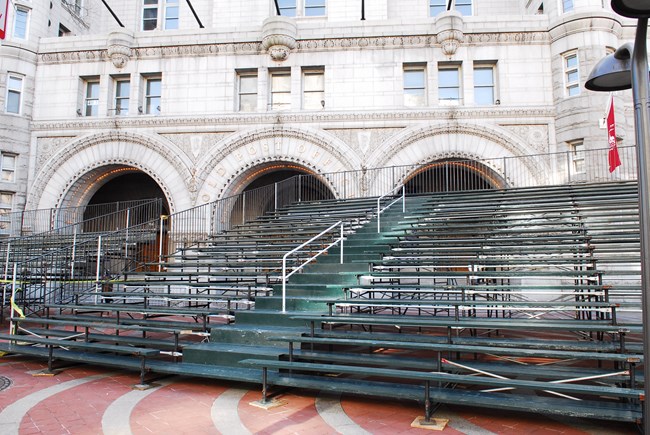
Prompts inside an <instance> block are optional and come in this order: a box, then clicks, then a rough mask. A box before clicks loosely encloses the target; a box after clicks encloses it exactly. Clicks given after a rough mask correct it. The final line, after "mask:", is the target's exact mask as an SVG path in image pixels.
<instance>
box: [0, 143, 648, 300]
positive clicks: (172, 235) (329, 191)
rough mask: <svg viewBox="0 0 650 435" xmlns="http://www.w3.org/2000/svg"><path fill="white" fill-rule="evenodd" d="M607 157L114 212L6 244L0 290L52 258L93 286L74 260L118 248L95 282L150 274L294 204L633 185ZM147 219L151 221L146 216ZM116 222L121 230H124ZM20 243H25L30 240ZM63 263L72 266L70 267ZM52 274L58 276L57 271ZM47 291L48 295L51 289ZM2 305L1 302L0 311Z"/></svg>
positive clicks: (447, 165)
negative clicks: (13, 271)
mask: <svg viewBox="0 0 650 435" xmlns="http://www.w3.org/2000/svg"><path fill="white" fill-rule="evenodd" d="M607 152H608V149H599V150H589V151H580V152H564V153H556V154H539V155H530V156H522V157H501V158H495V159H484V160H472V161H470V160H462V159H446V160H442V161H438V162H433V163H429V164H425V165H408V166H392V167H386V168H374V169H362V170H358V171H347V172H339V173H329V174H312V175H298V176H295V177H292V178H290V179H287V180H284V181H281V182H278V183H275V184H273V185H270V186H264V187H260V188H258V189H253V190H249V191H245V192H243V193H242V194H240V195H235V196H232V197H227V198H223V199H220V200H217V201H215V202H211V203H208V204H204V205H200V206H197V207H194V208H191V209H188V210H184V211H181V212H178V213H174V214H172V215H170V216H165V217H163V218H160V212H159V211H158V212H157V213H156V212H155V211H154V210H159V209H157V208H156V207H158V206H159V205H160V204H159V203H158V204H157V205H152V204H150V205H151V208H150V209H149V211H144V212H143V213H142V214H141V215H139V216H140V217H139V218H138V222H142V223H141V224H139V225H135V226H133V225H130V224H129V222H133V221H132V218H130V217H129V214H128V213H131V214H133V213H134V212H133V210H134V209H135V208H134V207H131V208H129V209H130V210H131V211H130V212H126V211H125V209H124V208H122V210H121V211H119V212H116V213H112V214H107V215H105V216H102V217H98V218H97V221H96V222H100V221H101V222H104V223H103V224H101V225H99V224H98V225H97V226H94V224H91V223H90V222H89V221H86V223H84V224H81V223H75V224H73V225H68V226H63V227H61V228H58V229H56V230H55V232H49V233H43V234H46V235H47V236H48V237H47V238H50V239H51V238H52V237H53V236H54V235H55V234H68V235H69V244H70V246H68V247H65V248H61V249H52V250H51V252H47V253H46V252H43V251H44V246H45V245H46V244H45V240H46V239H45V238H43V239H42V243H40V246H39V243H34V245H35V246H37V248H35V249H34V250H33V251H29V252H27V253H26V254H25V255H12V252H15V251H14V248H15V243H17V242H16V241H11V244H8V243H7V244H5V245H1V244H0V249H2V251H0V252H5V282H7V278H8V271H9V269H10V267H9V266H10V265H11V264H17V265H18V268H17V269H18V274H19V276H24V273H23V271H29V270H41V272H40V273H41V274H42V277H41V278H39V279H40V280H41V281H44V282H45V281H47V282H50V281H51V280H50V275H51V274H48V273H47V272H46V271H45V270H46V269H45V268H43V267H36V266H35V265H36V264H37V263H38V261H41V260H40V259H43V258H49V260H48V261H50V262H51V263H52V264H58V262H59V261H60V260H57V259H55V258H54V256H55V255H60V257H59V258H65V257H67V258H68V260H67V261H68V264H67V265H66V266H65V269H66V270H67V272H66V274H65V275H66V276H67V277H68V278H69V279H72V280H73V281H75V280H78V279H80V277H83V278H84V279H86V280H87V279H90V280H91V281H92V282H93V283H95V282H96V281H98V280H97V279H96V276H95V275H92V276H87V275H86V274H85V273H82V271H81V269H82V268H85V269H87V265H83V266H82V265H81V264H80V262H79V258H83V257H84V256H90V257H92V258H95V259H96V258H98V257H99V256H100V255H99V254H98V252H100V251H101V252H104V253H105V252H109V251H111V248H110V247H111V246H118V245H119V246H120V250H121V251H120V252H121V254H120V255H121V257H120V259H118V255H117V250H115V249H113V250H112V253H111V254H110V255H108V256H106V255H105V254H102V256H104V258H107V257H109V258H110V257H112V256H113V257H115V259H114V261H113V260H111V261H104V262H103V266H102V268H103V270H104V273H102V274H100V278H101V277H103V276H117V275H120V274H122V273H125V272H128V271H129V270H134V269H137V268H146V267H154V266H152V265H151V264H152V263H156V264H155V268H158V266H159V264H160V263H163V262H165V261H168V258H170V256H171V255H172V254H173V253H174V252H176V251H177V250H178V249H179V248H180V247H183V246H188V245H191V244H195V243H198V242H201V241H206V240H209V239H210V238H211V237H213V236H214V235H216V234H219V233H222V232H224V231H226V230H228V229H231V228H233V227H235V226H236V225H240V224H243V223H245V222H247V221H251V220H253V219H255V218H257V217H258V216H261V215H263V214H264V213H268V212H273V211H276V210H280V209H282V208H283V207H286V206H288V205H290V204H292V203H295V202H301V201H310V200H324V199H333V198H338V199H350V198H362V197H365V198H369V197H381V196H382V195H384V194H385V193H386V192H393V191H394V190H395V189H397V188H399V187H401V186H404V192H403V195H405V194H406V193H415V192H417V193H428V192H448V191H455V190H465V189H488V188H505V187H531V186H542V185H558V184H567V183H596V182H612V181H627V180H635V179H636V160H635V158H636V157H635V156H636V152H635V149H634V147H620V148H619V154H620V156H621V161H622V162H623V166H621V167H619V168H618V169H617V170H616V171H615V172H614V173H609V171H608V168H607V164H606V162H607ZM540 162H541V164H540ZM551 169H552V170H551ZM549 174H550V175H549ZM141 206H142V207H145V208H146V207H147V206H148V205H147V203H144V204H141ZM137 207H140V206H137ZM25 213H29V212H25ZM153 214H155V216H152V215H153ZM58 215H59V216H64V215H65V213H63V211H59V214H58ZM70 219H72V218H70ZM106 222H112V223H113V224H115V226H114V228H119V230H118V231H114V232H111V233H105V231H106V225H107V224H106ZM119 222H123V225H120V224H119ZM96 228H102V231H103V232H102V234H104V235H103V237H104V240H103V241H102V245H103V246H102V248H101V249H99V250H98V248H97V240H96V236H98V235H99V234H98V233H94V234H93V230H94V229H96ZM56 231H58V233H57V232H56ZM88 232H89V233H91V234H93V235H92V237H93V238H94V240H86V238H85V236H86V235H87V233H88ZM82 234H83V236H82ZM107 234H110V236H109V235H107ZM40 236H41V237H43V236H44V235H40ZM20 240H22V242H23V243H25V241H27V240H30V239H28V238H22V239H20ZM31 240H32V241H35V240H37V239H31ZM108 240H113V241H114V243H109V242H108ZM136 240H139V241H136ZM12 245H13V246H14V247H12ZM91 246H92V248H91ZM106 246H108V247H109V248H106ZM90 252H92V253H90ZM70 258H72V259H73V260H72V261H70V260H69V259H70ZM42 261H45V260H42ZM61 261H62V260H61ZM59 266H60V267H61V268H64V265H62V264H60V265H59ZM59 266H56V267H59ZM95 269H96V268H95ZM95 272H96V270H95ZM21 274H22V275H21ZM48 288H51V289H53V288H54V286H53V285H52V286H49V287H48ZM4 304H5V301H4V299H3V306H4Z"/></svg>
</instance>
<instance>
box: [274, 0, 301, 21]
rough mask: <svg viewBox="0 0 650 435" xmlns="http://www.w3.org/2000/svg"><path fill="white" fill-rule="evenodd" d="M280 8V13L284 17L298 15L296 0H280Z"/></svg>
mask: <svg viewBox="0 0 650 435" xmlns="http://www.w3.org/2000/svg"><path fill="white" fill-rule="evenodd" d="M277 4H278V9H280V15H281V16H283V17H295V16H296V10H297V8H296V0H278V3H277Z"/></svg>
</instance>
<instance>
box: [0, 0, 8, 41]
mask: <svg viewBox="0 0 650 435" xmlns="http://www.w3.org/2000/svg"><path fill="white" fill-rule="evenodd" d="M8 11H9V0H0V39H5V33H6V30H7V12H8Z"/></svg>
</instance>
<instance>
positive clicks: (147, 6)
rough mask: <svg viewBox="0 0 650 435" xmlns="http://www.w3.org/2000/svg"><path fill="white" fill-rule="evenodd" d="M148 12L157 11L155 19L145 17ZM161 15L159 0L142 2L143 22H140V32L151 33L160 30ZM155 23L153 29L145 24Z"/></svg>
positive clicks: (143, 0) (144, 0)
mask: <svg viewBox="0 0 650 435" xmlns="http://www.w3.org/2000/svg"><path fill="white" fill-rule="evenodd" d="M148 1H149V2H151V1H153V2H155V3H147V2H148ZM148 10H155V14H154V16H153V17H150V18H147V17H145V15H146V11H148ZM159 14H160V2H159V0H142V20H141V22H140V30H142V31H143V32H151V31H153V30H157V29H158V21H159V20H158V15H159ZM151 22H153V27H151V28H147V27H148V26H145V23H151Z"/></svg>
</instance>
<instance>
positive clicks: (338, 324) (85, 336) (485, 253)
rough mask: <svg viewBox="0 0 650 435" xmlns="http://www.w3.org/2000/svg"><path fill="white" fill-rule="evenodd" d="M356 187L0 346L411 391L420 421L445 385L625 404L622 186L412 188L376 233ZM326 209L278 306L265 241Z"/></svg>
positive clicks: (560, 412)
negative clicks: (419, 192)
mask: <svg viewBox="0 0 650 435" xmlns="http://www.w3.org/2000/svg"><path fill="white" fill-rule="evenodd" d="M376 202H377V200H376V198H369V199H356V200H349V201H334V200H331V201H320V202H312V203H300V204H296V205H294V206H292V207H288V208H286V209H282V210H277V211H276V212H274V213H271V214H268V215H265V216H263V217H261V218H259V219H257V220H255V221H253V222H250V223H248V224H245V225H241V226H239V227H236V228H233V229H232V230H230V231H227V232H225V233H224V234H221V235H219V236H217V237H215V238H214V239H213V240H210V241H209V242H207V243H206V242H202V243H196V244H195V245H193V246H191V247H188V248H184V249H182V250H180V251H179V252H177V253H175V254H174V255H172V256H171V257H170V258H168V259H167V261H166V262H165V263H163V264H160V265H157V264H155V265H151V266H152V267H151V268H150V269H160V270H159V271H155V272H152V271H141V272H134V273H131V274H129V275H127V276H125V277H123V278H122V279H120V280H116V281H114V282H113V288H112V289H111V291H110V292H100V293H88V294H79V295H77V298H76V299H75V300H74V301H73V303H70V304H63V305H62V304H51V305H49V306H48V307H47V312H46V314H45V315H44V316H43V317H40V318H34V317H28V318H26V319H18V318H16V319H13V321H14V322H16V323H18V325H19V326H21V327H22V328H23V329H24V330H26V331H30V333H31V334H37V335H38V336H40V337H36V338H35V336H34V335H21V336H20V338H19V339H18V340H17V342H14V343H8V342H4V343H0V349H4V350H8V351H11V352H15V353H24V354H29V355H36V356H41V357H45V358H47V359H48V363H49V369H50V370H55V369H56V367H55V362H56V361H57V360H66V359H67V360H73V361H86V362H90V363H94V364H105V365H108V366H115V367H127V368H131V369H135V370H138V371H139V372H140V376H141V378H140V383H141V384H146V383H147V382H148V380H147V379H146V377H147V375H148V373H149V372H154V373H168V374H186V375H194V376H200V377H211V378H220V379H228V380H236V381H247V382H251V381H252V382H258V383H262V385H263V397H262V402H264V403H266V401H267V399H268V400H270V394H271V392H272V391H273V388H272V387H273V386H281V387H297V388H308V389H316V390H322V391H329V392H336V393H339V394H340V393H347V394H354V395H362V396H364V395H365V396H371V397H380V398H381V400H383V401H386V400H388V401H395V400H401V399H409V400H415V401H418V402H420V403H424V405H425V406H424V412H425V420H426V419H430V418H432V417H434V416H435V415H436V414H435V411H436V409H437V407H438V406H439V405H440V404H448V405H454V404H459V403H462V404H464V405H465V406H469V407H470V408H473V407H480V408H487V409H500V410H510V411H522V412H530V411H532V412H538V413H541V414H551V415H557V416H568V417H587V418H593V419H603V420H613V421H621V422H631V423H639V422H640V421H641V402H642V400H644V397H643V383H644V379H643V376H642V370H641V368H642V365H643V355H642V346H641V332H642V328H641V324H640V288H639V286H640V284H639V281H640V277H639V262H640V259H639V230H638V208H637V207H638V205H637V192H636V185H635V184H630V183H618V184H607V185H584V186H556V187H546V188H527V189H511V190H502V191H480V192H461V193H453V194H451V193H448V194H438V195H426V196H425V195H423V196H414V197H409V198H408V200H407V204H406V209H407V211H406V213H404V214H403V213H402V211H401V208H400V207H398V206H394V207H393V208H391V209H389V210H388V211H387V212H386V213H385V214H383V215H382V217H381V223H382V227H381V231H380V232H379V233H378V232H377V221H376V210H375V209H376ZM337 221H344V222H345V225H344V228H345V235H346V239H345V241H344V251H343V253H344V255H343V259H344V262H343V264H339V257H340V256H339V254H340V251H339V249H340V247H339V246H337V247H335V248H332V249H331V250H330V252H329V254H328V255H325V256H321V257H319V258H318V259H317V261H316V262H314V263H313V264H311V265H309V266H307V267H306V268H305V269H304V270H303V271H302V272H301V273H298V274H296V275H293V276H292V277H291V279H290V281H289V283H288V284H287V287H286V288H287V299H286V306H287V311H286V312H282V311H281V307H282V297H281V296H282V295H281V293H282V292H281V288H282V286H281V283H280V274H281V264H282V257H283V256H284V255H285V254H286V253H287V252H289V251H290V250H291V249H292V248H294V247H296V246H298V244H300V243H301V242H302V241H305V240H307V239H309V238H310V237H312V236H314V235H317V234H319V233H320V232H321V231H322V230H323V229H324V228H327V227H328V226H330V225H331V224H333V223H336V222H337ZM334 236H336V234H334V235H333V236H327V237H323V238H322V239H320V240H319V241H317V242H316V243H315V244H313V245H312V246H309V247H306V248H305V249H304V250H303V251H302V252H300V253H299V255H298V256H297V258H294V260H293V261H292V262H291V263H290V264H289V267H290V268H293V267H297V266H298V265H299V264H301V262H304V261H305V260H306V259H307V258H309V257H310V256H311V255H313V253H314V252H316V251H317V249H318V247H319V246H324V245H326V244H328V243H329V242H330V241H331V240H332V238H333V237H334ZM328 237H329V238H328ZM314 245H315V246H314ZM292 258H293V257H292ZM2 338H5V339H7V338H8V337H6V336H3V337H2ZM71 340H77V341H79V343H77V342H75V343H71ZM66 344H67V346H66ZM36 345H40V346H36ZM129 348H130V349H129Z"/></svg>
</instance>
